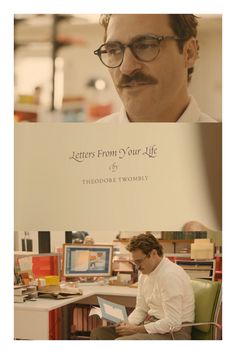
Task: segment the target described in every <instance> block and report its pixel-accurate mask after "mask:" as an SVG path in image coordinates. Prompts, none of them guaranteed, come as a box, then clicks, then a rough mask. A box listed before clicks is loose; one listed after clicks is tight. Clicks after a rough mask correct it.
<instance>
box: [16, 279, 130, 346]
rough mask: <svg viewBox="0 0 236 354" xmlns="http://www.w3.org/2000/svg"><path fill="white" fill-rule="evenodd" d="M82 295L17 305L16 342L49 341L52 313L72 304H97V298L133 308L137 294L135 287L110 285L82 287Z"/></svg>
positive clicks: (38, 300)
mask: <svg viewBox="0 0 236 354" xmlns="http://www.w3.org/2000/svg"><path fill="white" fill-rule="evenodd" d="M81 289H82V290H83V294H82V295H78V296H73V297H70V298H68V299H60V300H53V299H37V300H36V301H34V302H32V301H26V302H24V303H20V304H18V303H17V304H14V338H16V339H38V340H40V339H42V340H43V339H49V338H50V334H49V314H50V312H51V311H54V310H56V309H59V308H64V309H66V308H67V307H68V306H70V305H72V304H75V303H76V304H88V305H97V296H102V297H104V298H106V299H108V300H110V301H114V302H116V303H120V304H123V305H125V306H127V307H128V306H129V307H134V306H135V300H136V295H137V289H136V288H129V287H126V286H110V285H89V286H88V285H87V286H86V285H82V286H81Z"/></svg>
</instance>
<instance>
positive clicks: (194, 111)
mask: <svg viewBox="0 0 236 354" xmlns="http://www.w3.org/2000/svg"><path fill="white" fill-rule="evenodd" d="M120 113H121V117H122V119H121V120H122V122H124V123H130V121H129V119H128V116H127V113H126V111H125V108H124V107H123V106H122V108H121V112H120ZM200 114H201V111H200V108H199V106H198V104H197V102H196V100H195V99H194V97H193V96H190V101H189V104H188V106H187V108H186V109H185V111H184V113H183V114H182V115H181V116H180V118H179V119H178V120H177V122H178V123H185V122H190V123H191V122H192V123H194V122H198V120H199V116H200Z"/></svg>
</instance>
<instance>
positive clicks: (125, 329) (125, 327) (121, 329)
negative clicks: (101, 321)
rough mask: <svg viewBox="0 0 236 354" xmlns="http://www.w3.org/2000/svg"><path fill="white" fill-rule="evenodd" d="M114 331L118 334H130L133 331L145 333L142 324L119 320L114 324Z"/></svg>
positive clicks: (133, 332)
mask: <svg viewBox="0 0 236 354" xmlns="http://www.w3.org/2000/svg"><path fill="white" fill-rule="evenodd" d="M116 333H117V334H118V335H119V336H120V337H123V336H130V335H131V334H135V333H147V331H146V329H145V327H144V326H137V325H132V324H129V323H124V322H121V323H119V324H118V325H117V326H116Z"/></svg>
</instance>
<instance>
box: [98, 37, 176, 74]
mask: <svg viewBox="0 0 236 354" xmlns="http://www.w3.org/2000/svg"><path fill="white" fill-rule="evenodd" d="M169 40H175V41H180V40H182V39H181V38H179V37H176V36H155V35H148V36H142V37H139V38H135V39H134V40H133V41H131V43H129V44H122V43H120V42H116V41H115V42H107V43H104V44H102V45H101V46H100V47H99V48H98V49H97V50H95V51H94V54H95V55H98V57H99V59H100V60H101V62H102V63H103V64H104V65H105V66H107V67H108V68H112V69H114V68H118V67H119V66H120V65H121V64H122V63H123V60H124V53H125V49H126V48H127V47H128V48H130V50H131V52H132V54H133V55H134V57H135V58H136V59H138V60H140V61H144V62H151V61H153V60H154V59H156V58H157V56H158V54H159V53H160V45H161V42H163V41H169Z"/></svg>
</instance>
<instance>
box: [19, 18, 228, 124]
mask: <svg viewBox="0 0 236 354" xmlns="http://www.w3.org/2000/svg"><path fill="white" fill-rule="evenodd" d="M199 17H200V18H199V30H198V32H199V34H198V39H199V43H200V58H199V60H198V61H197V63H196V65H195V72H194V75H193V78H192V82H191V84H190V87H189V90H190V93H191V94H193V96H194V97H195V98H196V100H197V101H198V103H199V105H200V108H201V110H202V111H204V112H206V113H208V114H209V115H211V116H212V117H214V118H215V119H217V120H218V121H221V108H222V19H221V16H220V15H199ZM14 28H15V42H14V48H15V60H14V65H15V71H14V76H15V77H14V79H15V113H14V117H15V122H23V121H30V122H92V121H95V120H97V119H100V118H101V117H103V116H105V115H107V114H110V113H112V112H114V111H117V110H119V109H120V106H121V102H120V99H119V97H118V95H117V93H116V91H115V88H114V86H113V84H112V81H111V78H110V76H109V73H108V70H107V69H106V67H105V66H103V65H102V64H101V63H100V61H99V59H98V58H97V57H96V56H95V55H94V54H93V51H94V50H95V49H97V48H98V47H99V46H100V45H101V44H102V43H103V35H104V30H103V27H102V26H100V25H99V15H83V14H79V15H75V14H73V15H22V14H21V15H15V26H14Z"/></svg>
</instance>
